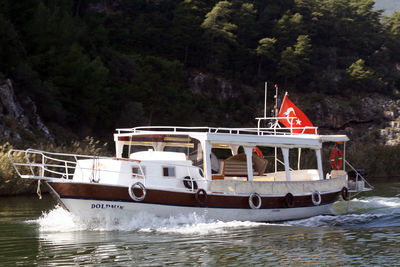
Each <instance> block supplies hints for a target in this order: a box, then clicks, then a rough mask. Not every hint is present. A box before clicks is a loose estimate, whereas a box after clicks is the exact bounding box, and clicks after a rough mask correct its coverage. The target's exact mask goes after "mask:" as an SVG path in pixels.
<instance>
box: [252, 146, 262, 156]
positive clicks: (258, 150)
mask: <svg viewBox="0 0 400 267" xmlns="http://www.w3.org/2000/svg"><path fill="white" fill-rule="evenodd" d="M253 153H256V154H257V156H259V157H261V158H262V157H263V153H262V152H261V150H260V149H259V148H258V147H256V146H255V147H253Z"/></svg>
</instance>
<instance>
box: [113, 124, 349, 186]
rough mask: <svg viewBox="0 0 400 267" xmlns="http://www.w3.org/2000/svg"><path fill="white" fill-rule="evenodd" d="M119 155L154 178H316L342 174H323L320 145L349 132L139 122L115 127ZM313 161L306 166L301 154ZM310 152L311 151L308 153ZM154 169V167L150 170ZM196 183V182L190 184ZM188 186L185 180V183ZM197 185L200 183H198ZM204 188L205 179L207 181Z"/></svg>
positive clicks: (342, 139)
mask: <svg viewBox="0 0 400 267" xmlns="http://www.w3.org/2000/svg"><path fill="white" fill-rule="evenodd" d="M114 141H115V146H116V159H120V160H125V161H133V162H135V161H136V162H141V164H140V166H141V168H143V170H142V171H140V169H138V168H136V169H135V170H133V172H138V173H140V174H141V175H143V176H146V178H149V179H150V180H151V177H152V176H153V177H154V178H155V177H157V176H158V177H160V175H161V176H162V177H174V178H177V180H179V182H178V183H182V179H187V180H190V181H192V180H194V181H196V182H197V183H199V182H200V183H202V181H203V182H206V181H212V180H237V181H250V182H252V181H255V182H257V181H260V182H261V181H312V180H314V181H316V180H323V179H326V178H327V177H328V178H330V177H332V178H334V177H339V176H343V175H344V170H343V169H339V170H333V171H332V172H330V173H328V174H326V175H324V173H323V160H322V152H321V149H322V145H323V143H325V142H334V143H335V144H338V143H340V146H344V144H345V142H346V141H348V138H347V136H345V135H325V136H320V135H312V134H297V135H296V134H287V133H276V132H275V133H273V134H271V133H270V132H268V131H267V130H262V129H260V128H257V129H232V128H209V127H200V128H199V127H195V128H191V127H182V128H177V127H174V128H172V127H163V128H158V127H138V128H132V129H117V133H116V134H114ZM303 154H307V157H304V158H305V159H306V158H313V159H314V164H310V163H309V162H308V163H307V165H312V166H315V167H314V168H312V169H310V168H308V169H302V168H301V162H302V155H303ZM310 155H311V156H310ZM150 169H151V170H150ZM187 185H188V186H187V187H188V188H189V187H192V186H193V184H192V183H189V182H188V183H187ZM185 186H186V185H185ZM196 186H197V185H196ZM205 188H206V184H205Z"/></svg>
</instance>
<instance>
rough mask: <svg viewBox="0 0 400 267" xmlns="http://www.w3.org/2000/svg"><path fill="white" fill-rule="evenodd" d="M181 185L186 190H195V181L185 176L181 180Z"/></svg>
mask: <svg viewBox="0 0 400 267" xmlns="http://www.w3.org/2000/svg"><path fill="white" fill-rule="evenodd" d="M183 185H184V186H185V187H186V188H187V189H193V190H197V188H198V187H197V183H196V181H193V179H192V178H191V177H190V176H185V177H184V178H183Z"/></svg>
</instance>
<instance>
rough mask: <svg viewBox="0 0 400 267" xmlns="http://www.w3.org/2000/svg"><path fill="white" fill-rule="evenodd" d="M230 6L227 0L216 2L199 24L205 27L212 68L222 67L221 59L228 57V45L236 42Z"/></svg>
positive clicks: (235, 27)
mask: <svg viewBox="0 0 400 267" xmlns="http://www.w3.org/2000/svg"><path fill="white" fill-rule="evenodd" d="M231 7H232V4H231V3H230V2H228V1H220V2H218V3H217V4H216V5H215V6H214V7H213V9H212V10H211V11H210V12H209V13H207V14H206V17H205V19H204V21H203V23H202V24H201V27H202V28H203V29H205V38H206V39H207V40H208V42H209V51H210V56H209V58H210V63H211V64H210V67H211V69H213V70H220V69H221V68H222V66H223V65H224V64H223V61H225V60H226V57H228V54H229V49H230V47H231V46H233V45H236V43H237V39H236V34H235V31H236V29H237V25H235V24H233V23H231V19H232V18H231V14H232V8H231ZM213 66H214V67H213Z"/></svg>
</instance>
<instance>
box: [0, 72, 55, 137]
mask: <svg viewBox="0 0 400 267" xmlns="http://www.w3.org/2000/svg"><path fill="white" fill-rule="evenodd" d="M36 138H38V139H46V140H49V141H51V142H54V138H53V136H52V135H51V133H50V131H49V129H48V128H47V127H46V125H45V124H44V123H43V122H42V120H41V119H40V116H39V115H38V114H37V107H36V104H35V103H34V102H33V101H32V99H31V98H30V97H28V96H16V94H15V92H14V88H13V85H12V82H11V80H9V79H3V80H0V139H5V140H10V141H23V140H24V139H28V140H31V141H34V140H35V139H36Z"/></svg>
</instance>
